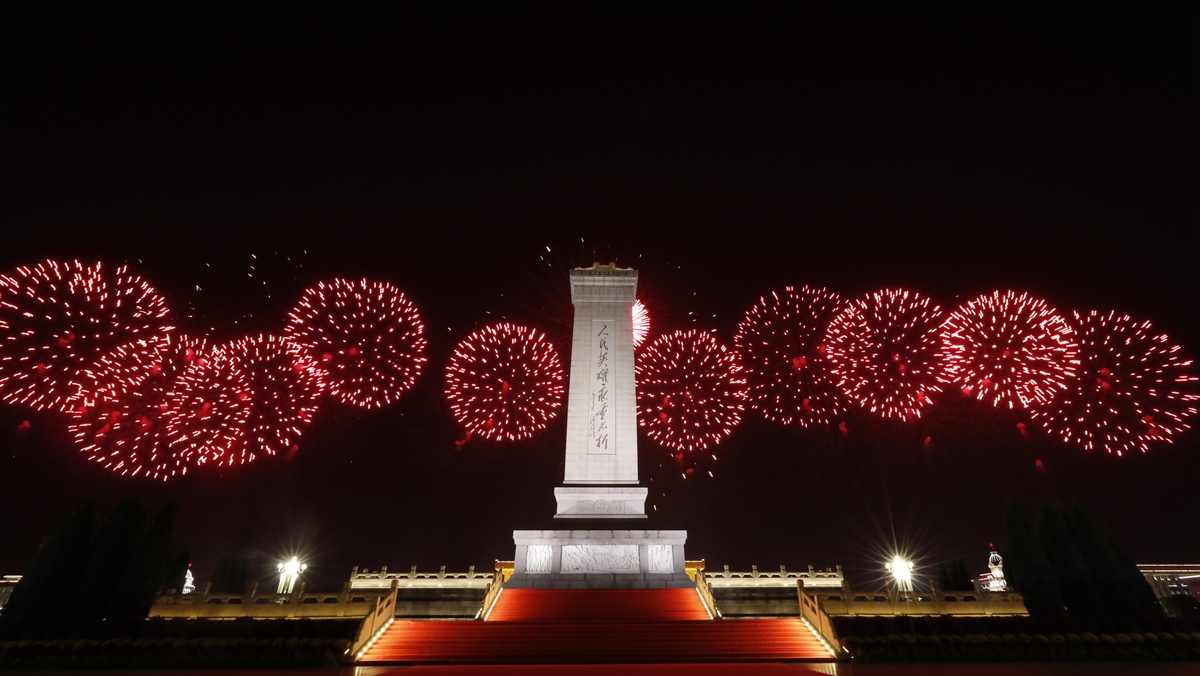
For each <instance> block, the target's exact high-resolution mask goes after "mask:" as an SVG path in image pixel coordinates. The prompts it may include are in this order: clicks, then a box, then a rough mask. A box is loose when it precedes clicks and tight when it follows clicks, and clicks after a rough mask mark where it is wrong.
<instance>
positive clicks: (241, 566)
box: [211, 556, 250, 594]
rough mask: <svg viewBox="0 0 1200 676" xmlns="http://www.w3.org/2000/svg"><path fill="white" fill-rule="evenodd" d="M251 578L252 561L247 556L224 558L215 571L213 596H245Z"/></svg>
mask: <svg viewBox="0 0 1200 676" xmlns="http://www.w3.org/2000/svg"><path fill="white" fill-rule="evenodd" d="M249 576H250V559H249V558H248V557H245V556H223V557H221V560H220V561H219V562H217V568H216V570H214V571H213V576H212V582H211V584H212V589H211V592H212V593H213V594H245V593H246V582H247V580H248V579H249Z"/></svg>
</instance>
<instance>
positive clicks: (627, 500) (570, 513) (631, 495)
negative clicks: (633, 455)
mask: <svg viewBox="0 0 1200 676" xmlns="http://www.w3.org/2000/svg"><path fill="white" fill-rule="evenodd" d="M648 492H649V490H648V489H647V488H646V487H644V486H559V487H558V488H555V489H554V499H555V501H556V502H558V510H557V511H556V512H555V514H554V518H555V519H645V518H646V495H647V494H648Z"/></svg>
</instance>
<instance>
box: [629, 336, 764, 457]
mask: <svg viewBox="0 0 1200 676" xmlns="http://www.w3.org/2000/svg"><path fill="white" fill-rule="evenodd" d="M636 374H637V407H638V425H639V426H641V427H642V428H643V429H645V430H646V434H647V435H649V436H650V438H651V439H653V440H654V441H656V442H658V443H659V444H661V445H662V446H664V447H666V448H670V449H673V450H677V451H700V450H704V449H706V448H708V447H710V446H714V445H716V444H719V443H720V442H721V440H722V439H724V438H725V437H727V436H729V435H730V433H732V432H733V428H734V427H736V426H737V424H738V422H740V421H741V416H742V411H743V407H744V402H745V399H746V391H745V388H746V381H745V378H743V376H742V373H741V367H740V366H738V362H737V358H736V356H735V355H734V353H733V351H731V350H728V349H726V348H725V346H724V345H721V344H720V343H718V342H717V341H716V340H715V339H714V338H713V337H712V336H710V335H709V334H707V333H703V332H701V331H698V330H695V329H693V330H690V331H676V332H674V333H670V334H667V335H663V336H659V337H658V338H656V339H654V341H652V342H651V343H650V344H649V345H647V346H646V347H644V348H643V349H642V350H641V351H640V352H639V353H638V355H637V363H636Z"/></svg>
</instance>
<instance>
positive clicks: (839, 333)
mask: <svg viewBox="0 0 1200 676" xmlns="http://www.w3.org/2000/svg"><path fill="white" fill-rule="evenodd" d="M941 322H942V311H941V309H940V308H939V307H938V306H937V305H934V304H933V303H932V302H930V299H929V298H927V297H924V296H920V295H918V294H916V293H912V292H909V291H905V290H903V289H884V290H882V291H877V292H875V293H872V294H870V295H868V296H866V297H865V298H861V299H858V300H855V301H852V302H850V303H849V304H848V305H846V307H845V309H843V310H842V311H841V312H840V313H839V314H838V315H837V317H835V318H834V320H833V321H832V322H831V323H830V324H829V329H828V330H827V332H826V338H825V345H826V349H827V352H828V358H829V364H830V373H831V374H832V376H833V378H834V379H835V381H836V382H837V386H838V387H839V388H841V390H842V392H843V393H845V394H846V396H847V397H849V398H850V399H851V400H853V401H854V402H855V403H857V404H858V405H859V406H862V407H863V408H865V409H867V410H869V411H871V412H872V413H875V414H877V415H879V416H882V417H884V418H894V419H898V420H902V421H905V422H910V421H913V420H917V419H918V418H920V417H921V413H922V411H923V410H924V409H926V408H928V407H929V406H930V405H932V403H933V398H932V395H933V394H934V393H937V392H940V391H941V388H940V387H939V386H938V376H939V375H940V373H941V348H942V341H941V337H940V334H939V332H938V329H939V328H940V326H941Z"/></svg>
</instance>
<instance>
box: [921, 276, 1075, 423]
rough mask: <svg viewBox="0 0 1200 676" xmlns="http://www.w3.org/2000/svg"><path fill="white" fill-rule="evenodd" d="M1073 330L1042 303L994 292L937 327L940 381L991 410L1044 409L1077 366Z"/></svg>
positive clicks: (960, 310) (1029, 298)
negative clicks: (942, 371) (987, 404)
mask: <svg viewBox="0 0 1200 676" xmlns="http://www.w3.org/2000/svg"><path fill="white" fill-rule="evenodd" d="M1078 357H1079V344H1078V342H1077V341H1076V339H1075V330H1074V329H1072V328H1071V325H1070V324H1069V323H1068V322H1067V320H1065V319H1063V317H1062V316H1060V315H1059V314H1058V313H1057V312H1056V311H1055V310H1054V308H1052V307H1050V306H1049V305H1047V304H1046V302H1045V301H1043V300H1040V299H1037V298H1033V297H1031V296H1029V295H1028V294H1024V293H1022V294H1017V293H1015V292H1013V291H1005V292H1004V293H1001V292H999V291H996V292H994V293H992V294H985V295H983V296H980V297H978V298H976V299H975V300H973V301H971V302H969V303H967V304H966V305H963V306H962V307H960V308H958V310H956V311H955V312H954V313H953V314H952V315H950V317H949V318H948V319H947V320H946V323H945V324H943V325H942V359H943V362H944V363H945V367H946V371H945V375H944V376H943V378H942V382H943V383H949V384H954V385H957V386H958V387H960V388H962V391H963V393H964V394H966V395H968V396H973V397H975V398H976V399H979V400H981V401H990V402H992V405H994V406H1002V405H1003V406H1008V407H1009V408H1016V407H1018V406H1019V407H1030V406H1036V405H1044V404H1046V403H1047V402H1049V401H1050V399H1051V397H1053V396H1054V393H1055V392H1058V391H1059V390H1062V389H1064V388H1066V386H1067V381H1068V380H1069V379H1070V378H1072V377H1074V375H1075V368H1076V366H1077V365H1078V363H1079V359H1078Z"/></svg>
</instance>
